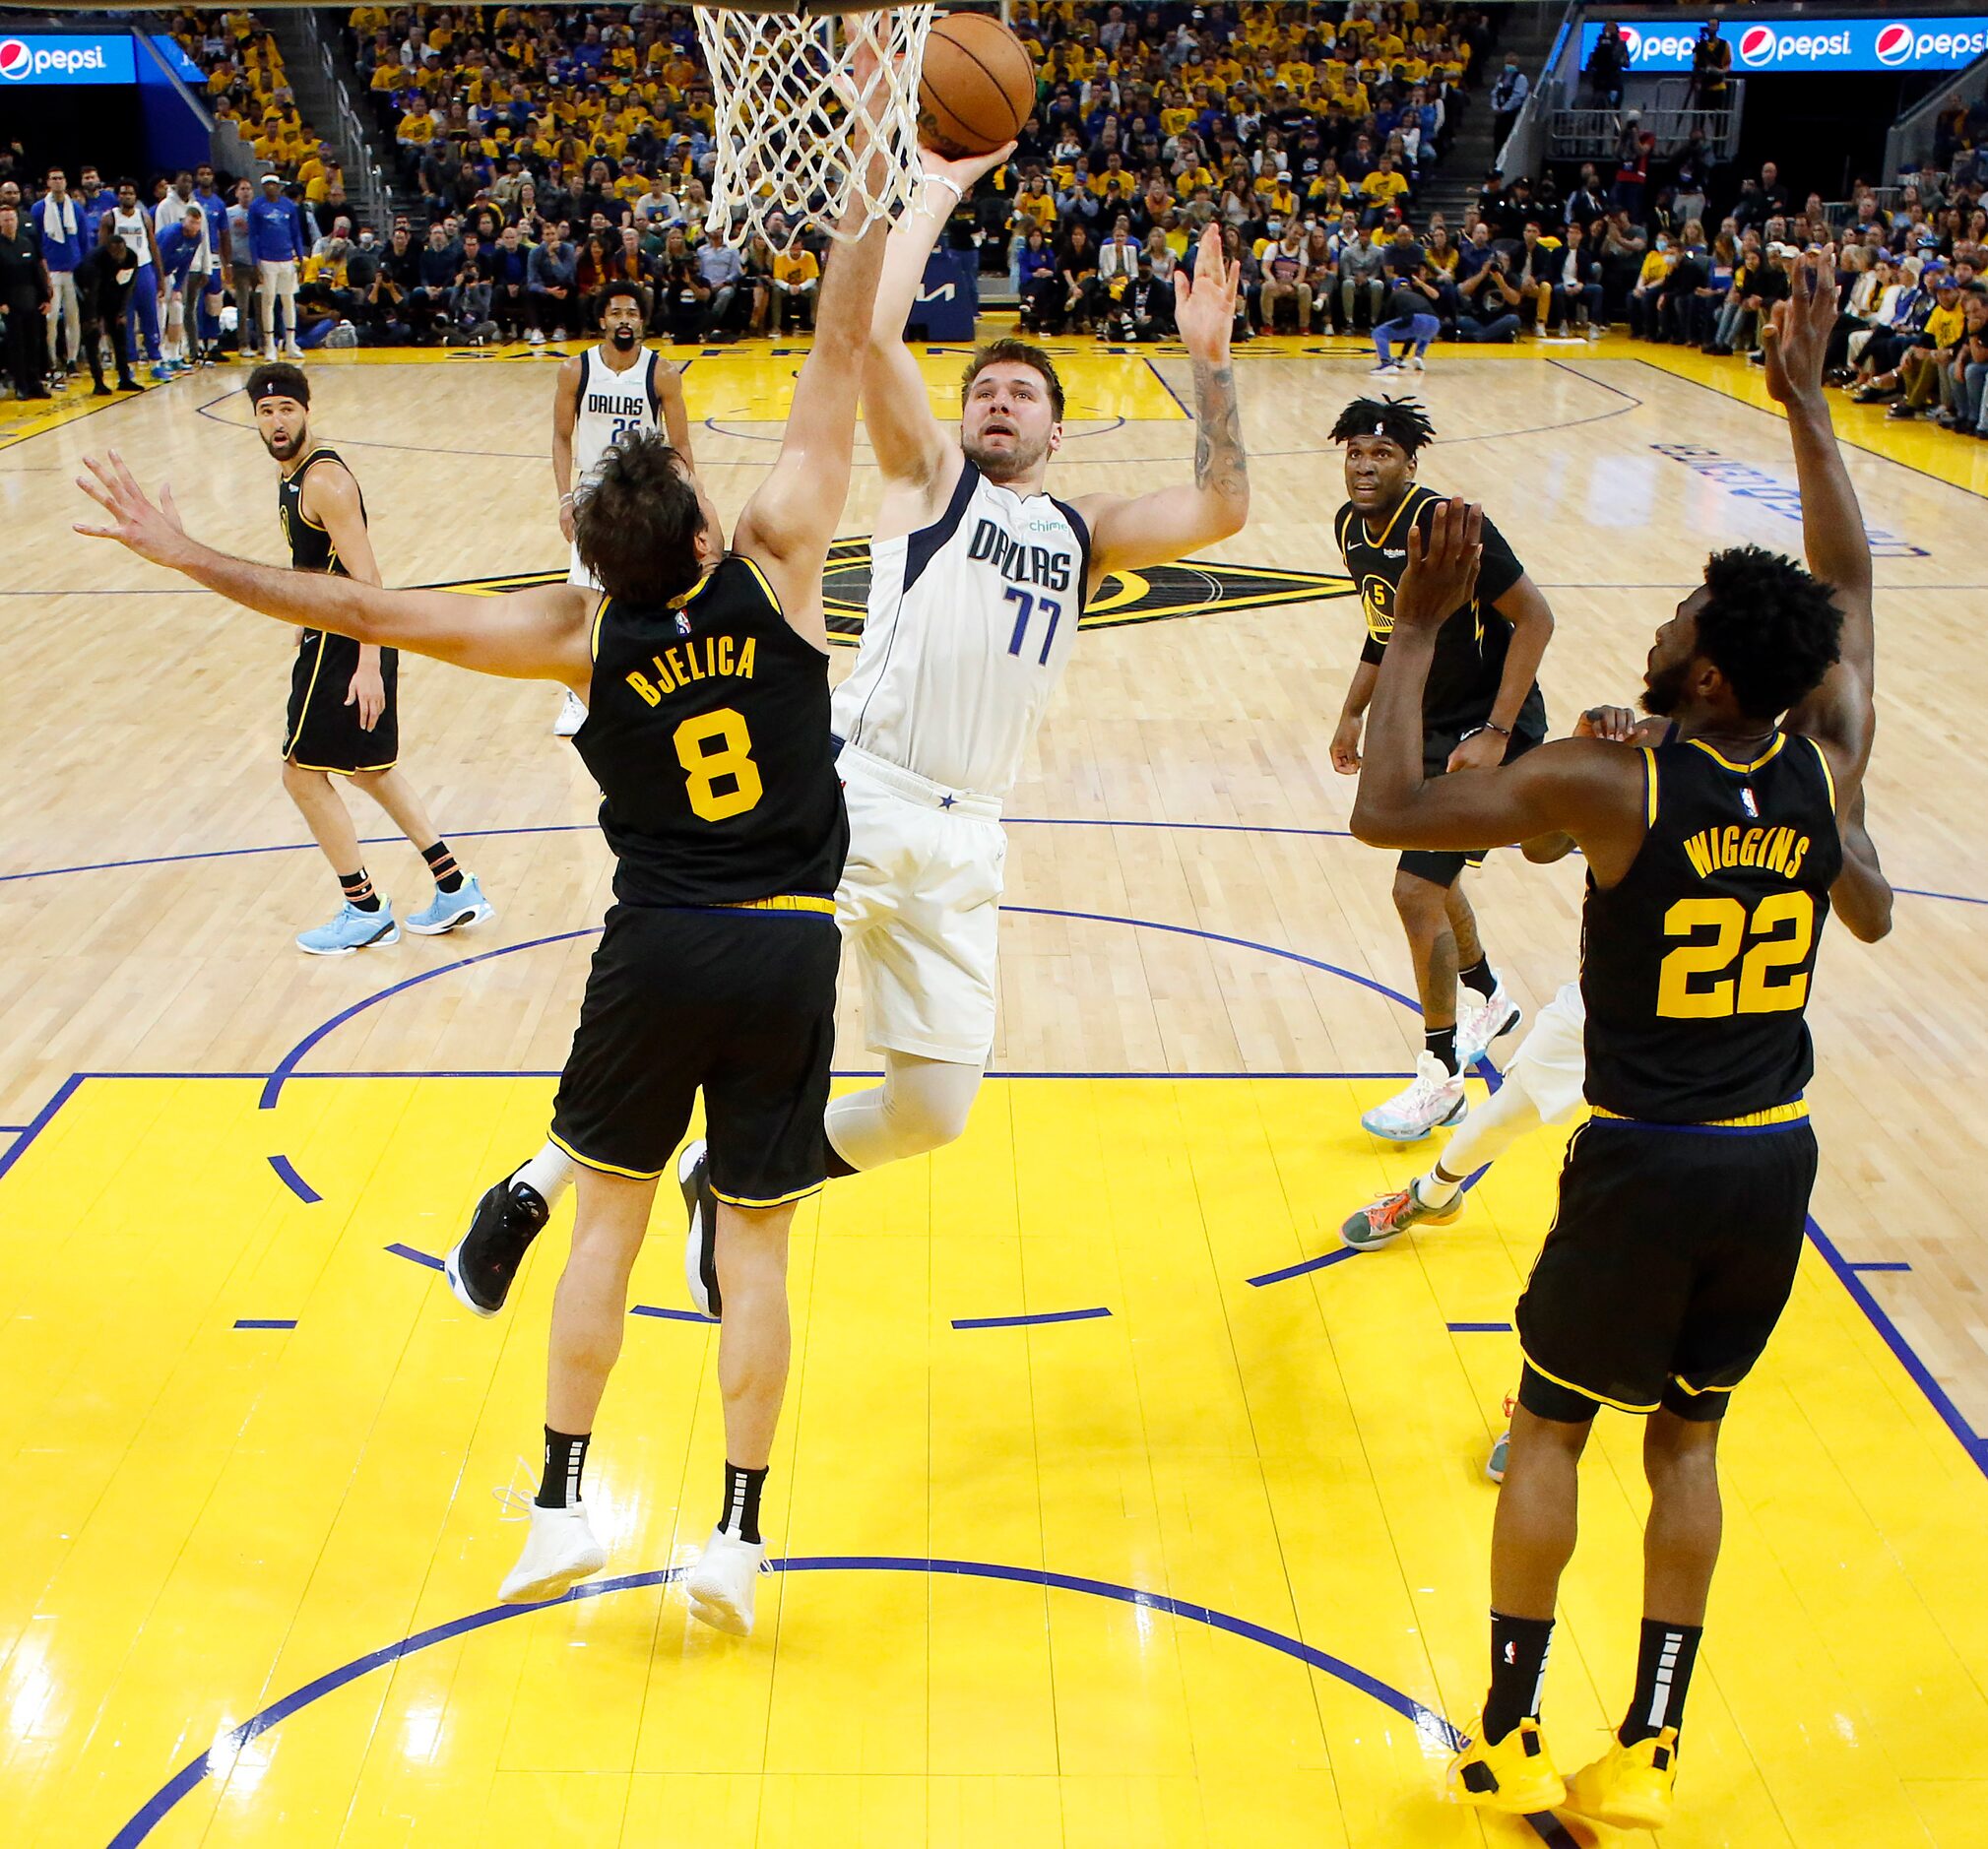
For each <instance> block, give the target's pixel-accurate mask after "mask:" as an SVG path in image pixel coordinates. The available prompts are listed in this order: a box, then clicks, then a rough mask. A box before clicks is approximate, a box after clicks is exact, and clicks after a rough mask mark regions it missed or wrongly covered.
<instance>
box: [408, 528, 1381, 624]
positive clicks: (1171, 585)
mask: <svg viewBox="0 0 1988 1849" xmlns="http://www.w3.org/2000/svg"><path fill="white" fill-rule="evenodd" d="M565 578H566V574H565V571H564V570H563V569H561V570H558V571H527V572H518V573H514V574H513V575H511V576H509V577H501V578H466V579H462V580H460V581H458V582H456V583H453V584H440V585H430V586H428V587H427V589H429V590H433V591H468V592H472V593H476V594H481V595H485V596H491V597H494V596H497V595H498V594H500V593H502V592H505V591H522V590H524V589H525V588H526V587H527V586H528V585H537V584H563V583H564V582H565ZM1374 582H1375V583H1379V581H1378V580H1377V581H1374ZM1354 588H1355V587H1354V584H1353V580H1352V579H1351V578H1348V577H1346V576H1345V575H1344V574H1343V573H1338V572H1321V571H1287V570H1285V569H1284V568H1283V567H1282V566H1277V565H1232V564H1229V563H1228V562H1227V561H1222V562H1220V563H1218V562H1216V561H1215V560H1213V559H1197V558H1183V559H1177V560H1175V561H1174V563H1172V564H1171V565H1155V566H1153V567H1151V568H1150V569H1148V570H1145V571H1115V572H1112V573H1111V574H1110V575H1109V576H1108V577H1107V578H1106V579H1105V581H1104V583H1103V584H1101V585H1100V586H1099V587H1098V594H1097V596H1096V597H1094V598H1093V599H1092V600H1091V601H1090V603H1089V604H1088V605H1087V606H1085V608H1084V615H1083V621H1082V623H1081V624H1080V625H1079V626H1080V627H1081V628H1084V629H1117V628H1119V627H1121V626H1122V625H1123V624H1126V623H1157V622H1171V621H1174V620H1175V619H1177V618H1179V617H1183V616H1211V615H1217V614H1220V613H1223V612H1226V611H1233V610H1246V609H1264V608H1267V607H1269V606H1272V605H1277V604H1309V603H1312V602H1315V601H1316V600H1320V599H1325V598H1337V597H1351V596H1352V595H1353V594H1354ZM821 589H822V600H823V603H824V604H825V605H826V606H827V611H828V634H829V639H830V640H831V641H834V642H840V643H842V644H844V645H845V646H846V647H850V648H854V647H855V646H856V643H857V640H858V638H859V637H861V636H862V634H863V618H864V611H865V607H866V604H867V602H868V598H869V542H868V541H867V540H838V541H836V542H835V543H834V544H833V545H832V546H830V547H829V550H828V562H827V564H826V565H824V566H823V567H822V572H821ZM1379 591H1380V593H1381V595H1383V596H1384V597H1385V598H1386V599H1387V600H1388V602H1387V605H1386V608H1387V610H1388V611H1389V614H1388V615H1387V616H1386V617H1385V618H1384V619H1380V618H1377V616H1376V613H1375V612H1376V607H1377V606H1375V604H1374V603H1373V602H1372V601H1371V600H1370V599H1369V598H1367V597H1363V603H1364V604H1365V606H1366V610H1367V621H1368V627H1369V628H1370V629H1372V630H1373V632H1374V633H1375V634H1376V635H1377V636H1380V637H1382V638H1383V639H1384V637H1385V636H1386V633H1387V630H1388V629H1389V628H1391V627H1392V626H1393V617H1392V614H1391V611H1392V607H1393V605H1392V600H1393V595H1394V594H1393V591H1392V589H1391V588H1390V587H1388V586H1386V585H1384V584H1381V585H1379ZM1383 621H1384V626H1377V624H1379V623H1382V622H1383Z"/></svg>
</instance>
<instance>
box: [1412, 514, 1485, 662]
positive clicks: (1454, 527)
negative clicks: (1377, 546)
mask: <svg viewBox="0 0 1988 1849" xmlns="http://www.w3.org/2000/svg"><path fill="white" fill-rule="evenodd" d="M1483 562H1484V509H1483V508H1481V507H1479V506H1477V505H1476V504H1475V503H1474V502H1468V501H1462V500H1451V501H1438V502H1437V503H1436V514H1435V518H1434V519H1433V520H1432V521H1431V522H1430V526H1429V538H1428V540H1427V541H1426V542H1425V541H1424V539H1423V537H1422V528H1421V525H1420V523H1417V524H1416V525H1413V526H1411V527H1410V528H1409V529H1408V568H1407V569H1406V570H1405V571H1404V572H1403V573H1402V574H1401V583H1400V585H1399V586H1398V587H1397V588H1396V590H1395V593H1394V634H1396V635H1399V634H1401V633H1402V632H1403V631H1404V630H1407V631H1410V632H1415V631H1428V632H1430V633H1434V632H1435V631H1436V630H1438V629H1441V628H1442V627H1443V624H1444V623H1445V622H1447V621H1448V620H1449V618H1450V616H1451V614H1452V613H1453V612H1455V611H1456V610H1458V609H1461V608H1462V607H1463V606H1464V605H1466V604H1468V603H1469V602H1470V594H1471V592H1472V591H1473V590H1475V589H1476V586H1477V568H1478V566H1479V565H1481V564H1482V563H1483Z"/></svg>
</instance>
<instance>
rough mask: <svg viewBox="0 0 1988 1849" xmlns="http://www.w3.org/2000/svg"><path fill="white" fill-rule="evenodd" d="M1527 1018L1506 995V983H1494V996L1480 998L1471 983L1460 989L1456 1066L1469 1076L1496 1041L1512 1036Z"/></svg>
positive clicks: (1457, 1001) (1457, 999)
mask: <svg viewBox="0 0 1988 1849" xmlns="http://www.w3.org/2000/svg"><path fill="white" fill-rule="evenodd" d="M1524 1018H1525V1014H1524V1010H1522V1009H1521V1008H1520V1007H1519V1006H1518V1004H1517V1003H1516V1002H1515V1001H1513V1000H1512V998H1511V997H1510V996H1509V995H1507V993H1506V992H1505V985H1504V984H1503V983H1497V982H1495V983H1493V984H1492V986H1491V993H1490V994H1488V995H1480V994H1479V993H1478V992H1477V990H1476V989H1474V988H1471V987H1470V985H1469V984H1468V983H1458V984H1457V986H1456V1063H1457V1065H1458V1067H1459V1068H1460V1069H1461V1070H1463V1071H1465V1072H1468V1071H1469V1070H1470V1068H1471V1067H1472V1066H1474V1065H1475V1064H1476V1063H1477V1062H1478V1060H1480V1059H1481V1058H1483V1057H1484V1054H1485V1052H1486V1050H1487V1049H1488V1048H1489V1047H1490V1045H1491V1043H1492V1042H1493V1041H1494V1040H1498V1039H1500V1038H1501V1037H1502V1036H1504V1035H1506V1034H1508V1033H1510V1032H1511V1030H1512V1029H1513V1028H1514V1027H1516V1026H1517V1025H1518V1024H1519V1022H1520V1021H1522V1020H1524Z"/></svg>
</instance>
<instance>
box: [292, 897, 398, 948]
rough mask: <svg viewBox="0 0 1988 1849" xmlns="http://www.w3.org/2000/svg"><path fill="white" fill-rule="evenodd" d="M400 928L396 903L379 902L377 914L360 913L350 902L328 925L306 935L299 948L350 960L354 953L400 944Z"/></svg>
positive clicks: (297, 944) (298, 939)
mask: <svg viewBox="0 0 1988 1849" xmlns="http://www.w3.org/2000/svg"><path fill="white" fill-rule="evenodd" d="M400 940H401V927H400V926H399V925H398V924H395V923H394V908H393V902H392V901H391V900H388V899H382V900H381V901H380V909H379V910H378V911H377V912H361V911H360V910H359V909H358V907H357V906H355V905H353V904H352V903H351V902H350V901H348V902H347V903H346V904H344V905H342V906H340V907H339V909H338V916H337V917H336V918H334V919H333V920H332V922H331V923H330V924H320V925H319V926H318V927H317V929H316V930H310V931H305V932H303V933H302V934H301V935H300V936H299V937H298V938H297V940H296V947H297V948H298V949H299V950H302V951H304V952H306V953H307V954H309V955H310V956H314V957H349V956H351V955H352V953H353V951H354V950H370V949H371V948H372V947H373V945H374V944H397V943H399V942H400Z"/></svg>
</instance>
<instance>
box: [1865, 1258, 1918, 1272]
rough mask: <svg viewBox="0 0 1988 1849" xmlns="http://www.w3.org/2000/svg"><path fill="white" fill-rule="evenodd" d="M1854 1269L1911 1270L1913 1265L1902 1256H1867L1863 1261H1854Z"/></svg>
mask: <svg viewBox="0 0 1988 1849" xmlns="http://www.w3.org/2000/svg"><path fill="white" fill-rule="evenodd" d="M1850 1269H1851V1270H1852V1271H1910V1270H1911V1269H1912V1267H1911V1266H1910V1265H1908V1264H1907V1263H1906V1262H1905V1261H1904V1260H1903V1259H1902V1258H1866V1259H1864V1260H1863V1261H1862V1262H1861V1263H1857V1262H1853V1263H1852V1264H1851V1266H1850Z"/></svg>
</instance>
